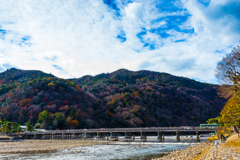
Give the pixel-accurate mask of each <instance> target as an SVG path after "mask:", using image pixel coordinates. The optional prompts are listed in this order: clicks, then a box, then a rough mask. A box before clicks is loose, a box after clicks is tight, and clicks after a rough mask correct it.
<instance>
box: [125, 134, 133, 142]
mask: <svg viewBox="0 0 240 160" xmlns="http://www.w3.org/2000/svg"><path fill="white" fill-rule="evenodd" d="M124 141H132V132H125V136H124Z"/></svg>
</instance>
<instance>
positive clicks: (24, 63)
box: [0, 0, 240, 84]
mask: <svg viewBox="0 0 240 160" xmlns="http://www.w3.org/2000/svg"><path fill="white" fill-rule="evenodd" d="M239 11H240V1H239V0H67V1H64V0H34V1H31V0H21V1H19V0H7V1H6V0H0V72H3V71H5V70H7V69H9V68H11V67H15V68H19V69H27V70H41V71H44V72H46V73H52V74H53V75H55V76H58V77H61V78H79V77H82V76H84V75H93V76H94V75H97V74H100V73H109V72H112V71H115V70H118V69H121V68H125V69H128V70H133V71H137V70H151V71H158V72H166V73H170V74H173V75H176V76H183V77H188V78H192V79H195V80H198V81H201V82H208V83H215V84H217V83H218V82H217V80H216V78H215V69H216V65H217V63H218V62H219V61H220V60H221V59H222V58H223V57H224V56H225V55H226V54H227V53H230V52H231V50H232V49H233V47H235V46H236V45H238V44H239V41H240V27H239V26H240V12H239Z"/></svg>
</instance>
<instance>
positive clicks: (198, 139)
mask: <svg viewBox="0 0 240 160" xmlns="http://www.w3.org/2000/svg"><path fill="white" fill-rule="evenodd" d="M196 134H197V142H199V141H200V136H199V132H198V131H196Z"/></svg>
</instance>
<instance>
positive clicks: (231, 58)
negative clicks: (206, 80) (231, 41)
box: [216, 46, 240, 97]
mask: <svg viewBox="0 0 240 160" xmlns="http://www.w3.org/2000/svg"><path fill="white" fill-rule="evenodd" d="M216 78H217V79H218V80H219V82H220V83H221V84H223V85H222V87H221V90H222V94H223V95H224V96H227V97H229V96H230V95H232V94H233V93H237V92H239V91H240V46H237V47H235V48H233V50H232V51H231V53H229V54H227V55H226V56H225V57H224V58H223V59H222V60H221V61H220V62H219V63H218V65H217V69H216Z"/></svg>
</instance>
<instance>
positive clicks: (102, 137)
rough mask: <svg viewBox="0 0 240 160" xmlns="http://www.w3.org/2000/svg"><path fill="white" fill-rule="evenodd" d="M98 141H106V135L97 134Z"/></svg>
mask: <svg viewBox="0 0 240 160" xmlns="http://www.w3.org/2000/svg"><path fill="white" fill-rule="evenodd" d="M96 139H97V140H104V139H105V133H101V132H97V137H96Z"/></svg>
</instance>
